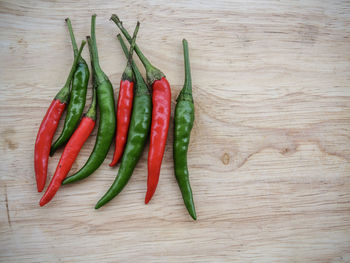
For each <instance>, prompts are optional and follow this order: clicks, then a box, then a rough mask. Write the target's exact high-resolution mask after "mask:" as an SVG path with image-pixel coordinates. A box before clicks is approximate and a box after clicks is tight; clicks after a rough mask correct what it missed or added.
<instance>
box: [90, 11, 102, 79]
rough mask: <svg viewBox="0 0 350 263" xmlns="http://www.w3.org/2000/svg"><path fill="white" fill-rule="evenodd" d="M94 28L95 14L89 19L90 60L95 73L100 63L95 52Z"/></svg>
mask: <svg viewBox="0 0 350 263" xmlns="http://www.w3.org/2000/svg"><path fill="white" fill-rule="evenodd" d="M95 27H96V14H94V15H92V17H91V50H92V52H91V54H92V56H91V60H93V65H94V69H95V73H97V72H96V71H100V70H101V67H100V63H99V60H98V51H97V43H96V33H95Z"/></svg>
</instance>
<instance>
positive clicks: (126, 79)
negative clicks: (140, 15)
mask: <svg viewBox="0 0 350 263" xmlns="http://www.w3.org/2000/svg"><path fill="white" fill-rule="evenodd" d="M139 25H140V23H139V22H138V25H137V30H138V27H139ZM136 33H137V31H136ZM134 47H135V42H133V44H132V45H131V46H130V52H129V55H128V63H127V65H126V67H125V70H124V72H123V75H122V79H121V81H120V88H119V97H118V103H117V131H116V136H115V150H114V155H113V160H112V162H111V163H110V165H109V166H114V165H116V164H117V163H118V161H119V159H120V157H121V156H122V155H123V152H124V147H125V143H126V138H127V135H128V129H129V124H130V116H131V110H132V101H133V97H134V74H133V71H132V66H131V63H132V55H133V51H134Z"/></svg>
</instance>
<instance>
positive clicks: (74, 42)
mask: <svg viewBox="0 0 350 263" xmlns="http://www.w3.org/2000/svg"><path fill="white" fill-rule="evenodd" d="M66 23H67V26H68V31H69V35H70V40H71V42H72V46H73V52H74V56H76V55H77V54H78V46H77V42H76V41H75V37H74V32H73V27H72V23H71V22H70V19H69V18H68V17H67V18H66Z"/></svg>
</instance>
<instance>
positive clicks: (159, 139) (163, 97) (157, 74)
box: [111, 15, 171, 204]
mask: <svg viewBox="0 0 350 263" xmlns="http://www.w3.org/2000/svg"><path fill="white" fill-rule="evenodd" d="M111 20H113V22H114V23H115V24H116V25H117V26H118V27H119V29H120V31H122V33H123V34H124V36H125V37H126V39H127V40H128V41H129V42H131V37H130V35H129V33H128V32H127V30H126V29H125V28H124V26H123V24H122V22H121V21H120V20H119V18H118V16H117V15H112V17H111ZM135 52H136V54H137V55H138V57H139V58H140V60H141V62H142V64H143V65H144V67H145V69H146V76H147V82H148V84H149V86H151V87H152V89H153V95H152V103H153V111H152V125H151V138H150V146H149V152H148V179H147V193H146V197H145V203H146V204H147V203H148V202H149V201H150V200H151V198H152V196H153V194H154V192H155V191H156V188H157V185H158V180H159V173H160V167H161V164H162V160H163V155H164V150H165V144H166V139H167V136H168V129H169V122H170V112H171V90H170V85H169V82H168V81H167V79H166V78H165V75H164V74H163V72H161V71H160V70H159V69H157V68H156V67H154V66H153V65H152V64H151V63H150V62H149V61H148V59H147V58H146V57H145V56H144V55H143V53H142V52H141V50H140V49H139V47H138V46H137V45H135Z"/></svg>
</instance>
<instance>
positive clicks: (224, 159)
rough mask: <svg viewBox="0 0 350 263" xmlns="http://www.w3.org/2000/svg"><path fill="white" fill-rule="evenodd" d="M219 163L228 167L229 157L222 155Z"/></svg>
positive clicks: (226, 154) (225, 154)
mask: <svg viewBox="0 0 350 263" xmlns="http://www.w3.org/2000/svg"><path fill="white" fill-rule="evenodd" d="M221 161H222V163H223V164H224V165H228V163H229V162H230V155H228V153H224V154H223V155H222V157H221Z"/></svg>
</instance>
